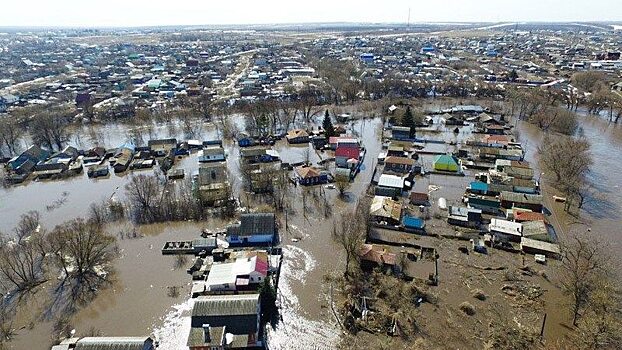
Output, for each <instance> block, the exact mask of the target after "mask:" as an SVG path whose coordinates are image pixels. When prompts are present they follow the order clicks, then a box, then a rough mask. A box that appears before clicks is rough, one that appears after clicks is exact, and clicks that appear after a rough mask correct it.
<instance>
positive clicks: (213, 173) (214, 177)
mask: <svg viewBox="0 0 622 350" xmlns="http://www.w3.org/2000/svg"><path fill="white" fill-rule="evenodd" d="M212 180H216V172H215V171H213V170H212Z"/></svg>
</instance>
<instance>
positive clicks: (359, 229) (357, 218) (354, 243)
mask: <svg viewBox="0 0 622 350" xmlns="http://www.w3.org/2000/svg"><path fill="white" fill-rule="evenodd" d="M368 204H369V203H368V201H362V202H359V203H358V205H357V207H356V209H355V210H354V211H353V212H347V213H345V214H343V215H342V216H341V220H340V221H339V222H335V224H334V226H333V233H332V237H333V240H334V241H335V243H337V244H338V245H339V247H340V248H341V249H343V251H344V252H345V255H346V268H345V271H344V276H345V277H346V278H348V277H349V276H350V274H351V269H350V267H351V265H352V264H353V263H356V262H357V261H358V257H359V256H358V254H359V251H360V248H361V245H362V244H363V243H364V242H365V237H366V236H367V228H368V225H367V223H368V221H369V205H368Z"/></svg>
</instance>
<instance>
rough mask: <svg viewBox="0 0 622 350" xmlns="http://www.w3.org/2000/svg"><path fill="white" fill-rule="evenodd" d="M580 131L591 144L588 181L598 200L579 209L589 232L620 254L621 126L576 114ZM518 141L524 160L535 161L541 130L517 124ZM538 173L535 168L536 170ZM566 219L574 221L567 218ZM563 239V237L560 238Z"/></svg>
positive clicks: (588, 202) (535, 164) (541, 134)
mask: <svg viewBox="0 0 622 350" xmlns="http://www.w3.org/2000/svg"><path fill="white" fill-rule="evenodd" d="M579 121H580V127H581V132H582V134H583V135H584V136H585V137H586V138H587V140H588V141H589V143H590V144H591V146H592V147H591V152H592V157H593V159H594V164H593V165H592V168H591V173H590V175H589V177H588V180H589V181H590V182H591V184H592V186H593V187H594V188H595V189H597V196H598V198H597V199H594V200H589V201H587V202H586V203H585V206H584V208H583V210H582V212H581V220H583V221H586V223H587V224H588V225H589V227H591V231H592V233H593V234H594V235H595V236H596V238H598V239H599V240H600V241H602V242H603V243H606V246H607V247H608V249H609V250H610V253H612V254H615V255H619V254H620V253H622V240H620V237H619V232H620V230H619V224H620V211H621V210H622V196H620V195H619V193H620V188H619V186H620V178H621V177H622V127H621V126H620V125H617V124H612V123H609V122H607V121H606V120H603V119H601V118H598V117H595V116H588V115H581V116H580V117H579ZM518 127H519V130H520V135H521V142H522V143H523V144H527V145H528V150H527V153H526V156H525V159H526V160H528V161H529V162H530V163H531V164H532V165H533V166H535V167H537V166H538V163H537V160H538V146H539V145H540V143H541V142H542V138H543V136H544V135H543V133H542V131H540V130H539V129H537V128H536V127H535V126H533V125H530V124H527V123H519V124H518ZM536 172H537V171H536ZM566 219H567V220H565V221H567V222H573V221H576V220H575V219H573V218H566ZM562 239H563V237H562Z"/></svg>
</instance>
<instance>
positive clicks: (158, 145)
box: [147, 138, 177, 157]
mask: <svg viewBox="0 0 622 350" xmlns="http://www.w3.org/2000/svg"><path fill="white" fill-rule="evenodd" d="M147 145H148V147H149V150H151V152H153V154H155V155H156V157H164V156H165V155H166V154H168V153H170V152H172V151H174V150H175V149H176V148H177V139H174V138H171V139H158V140H149V142H148V143H147Z"/></svg>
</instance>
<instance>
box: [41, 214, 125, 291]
mask: <svg viewBox="0 0 622 350" xmlns="http://www.w3.org/2000/svg"><path fill="white" fill-rule="evenodd" d="M47 240H48V243H49V250H50V252H51V253H52V257H53V262H54V263H55V265H56V266H58V267H59V268H61V269H62V271H63V273H64V276H65V278H64V279H63V281H62V283H61V286H60V287H59V288H60V289H62V287H63V286H65V285H66V283H69V285H70V286H71V288H70V291H71V296H72V297H73V298H80V299H82V300H84V298H85V297H87V299H88V297H92V296H93V295H94V293H95V292H96V291H97V288H98V287H99V286H100V285H101V284H102V283H104V282H106V279H107V272H108V271H109V270H108V269H107V268H109V265H110V264H111V263H112V261H113V260H114V258H115V257H116V256H117V245H116V238H115V237H113V236H110V235H108V234H107V233H105V232H104V231H103V229H102V227H101V226H99V225H97V224H95V223H93V222H91V221H85V220H82V219H76V220H72V221H68V222H66V223H64V224H62V225H59V226H57V227H55V228H54V230H52V231H51V232H50V233H49V235H48V239H47ZM84 292H86V294H85V293H84Z"/></svg>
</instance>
